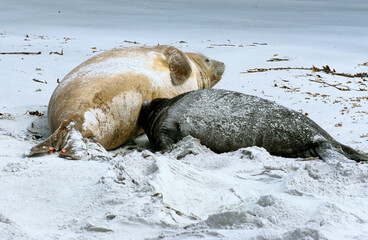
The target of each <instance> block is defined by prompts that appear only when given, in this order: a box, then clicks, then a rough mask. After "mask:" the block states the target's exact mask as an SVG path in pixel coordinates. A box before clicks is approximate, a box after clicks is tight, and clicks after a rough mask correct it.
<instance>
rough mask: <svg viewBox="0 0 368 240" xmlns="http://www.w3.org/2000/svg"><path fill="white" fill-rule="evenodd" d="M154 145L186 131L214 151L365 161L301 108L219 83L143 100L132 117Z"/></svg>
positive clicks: (169, 143) (178, 137)
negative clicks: (253, 149)
mask: <svg viewBox="0 0 368 240" xmlns="http://www.w3.org/2000/svg"><path fill="white" fill-rule="evenodd" d="M138 122H139V124H140V125H141V126H142V127H143V129H144V131H145V133H146V134H147V136H148V138H149V141H150V143H151V145H152V147H153V148H154V149H155V150H163V151H165V150H169V149H170V148H171V147H172V144H174V143H176V142H178V141H179V140H181V139H182V138H183V137H185V136H188V135H191V136H193V137H194V138H198V139H199V140H200V142H201V143H202V144H203V145H205V146H207V147H208V148H210V149H211V150H213V151H214V152H217V153H222V152H228V151H233V150H237V149H239V148H243V147H250V146H258V147H263V148H265V149H266V150H267V151H268V152H269V153H270V154H272V155H277V156H283V157H293V158H295V157H320V158H322V159H323V160H332V159H346V158H348V159H352V160H355V161H367V160H368V156H366V155H363V154H361V153H358V152H357V151H356V150H354V149H352V148H350V147H348V146H345V145H343V144H341V143H339V142H337V141H336V140H334V139H333V138H332V137H331V136H330V135H329V134H328V133H327V132H326V131H325V130H323V129H322V128H321V127H320V126H318V125H317V124H316V123H315V122H314V121H312V120H311V119H309V118H308V117H306V116H304V115H303V114H301V113H299V112H297V111H294V110H291V109H288V108H286V107H283V106H281V105H279V104H277V103H275V102H272V101H269V100H266V99H262V98H259V97H256V96H251V95H246V94H242V93H238V92H232V91H227V90H220V89H204V90H198V91H192V92H189V93H184V94H182V95H179V96H177V97H174V98H172V99H155V100H153V101H151V102H149V101H145V103H144V104H143V106H142V109H141V113H140V116H139V120H138Z"/></svg>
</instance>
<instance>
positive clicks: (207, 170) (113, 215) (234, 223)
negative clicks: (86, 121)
mask: <svg viewBox="0 0 368 240" xmlns="http://www.w3.org/2000/svg"><path fill="white" fill-rule="evenodd" d="M59 11H60V12H59ZM367 13H368V5H367V4H366V3H365V2H364V1H359V0H353V1H349V2H347V1H343V0H335V1H332V0H323V1H301V0H298V1H272V0H265V1H241V0H234V1H226V2H225V1H217V0H214V1H209V0H201V1H194V0H189V1H182V2H179V1H177V2H176V1H173V2H171V1H158V2H156V3H155V2H153V1H148V0H147V1H114V2H106V1H97V0H92V1H85V0H81V1H78V3H74V2H73V1H66V2H65V1H46V0H40V1H37V2H35V1H25V0H14V1H11V2H9V3H8V2H4V1H3V2H0V22H1V24H0V52H39V51H41V52H42V54H40V55H8V54H7V55H0V113H1V115H0V239H162V238H163V239H202V238H205V239H359V240H363V239H368V237H367V236H368V223H367V222H368V202H367V199H368V165H367V164H357V163H339V162H333V161H332V162H329V163H325V162H323V161H321V160H319V159H317V160H310V161H303V159H287V158H281V157H275V156H271V155H269V154H268V153H267V152H266V151H265V150H263V149H261V148H257V147H253V148H247V149H240V150H238V151H236V152H232V153H225V154H215V153H213V152H211V151H209V150H208V149H206V148H205V147H203V146H200V145H199V144H198V142H197V141H196V140H194V139H191V138H187V139H185V140H183V141H182V142H180V143H179V144H178V146H177V147H176V148H175V149H174V150H173V151H172V152H171V153H166V154H160V153H152V152H150V151H149V146H148V142H147V139H146V138H145V137H144V136H142V137H139V138H138V139H136V143H137V145H132V144H130V145H128V146H125V147H122V148H119V149H116V150H114V151H110V152H103V151H100V150H101V149H99V148H98V147H96V146H95V145H93V144H89V145H88V147H89V151H99V154H100V156H101V157H97V158H96V159H94V160H91V161H69V160H65V159H62V158H59V157H58V156H57V154H54V155H47V156H42V157H35V158H24V157H23V154H24V153H25V152H26V150H27V149H29V148H30V147H31V146H33V145H35V144H36V143H38V142H39V141H41V140H42V137H47V136H48V135H49V134H50V132H49V130H48V125H47V117H46V113H47V104H48V100H49V98H50V96H51V94H52V92H53V90H54V89H55V87H56V86H57V84H58V83H57V79H60V80H61V79H62V78H63V77H64V76H65V75H66V74H67V73H68V72H69V71H70V70H72V69H73V68H74V67H75V66H77V65H79V64H80V63H81V62H83V61H84V60H86V59H88V58H89V57H91V56H95V55H96V54H98V53H99V52H101V51H103V50H108V49H112V48H115V47H128V46H140V45H147V46H148V45H157V44H170V45H173V46H176V47H178V48H180V49H182V50H183V51H192V52H201V53H204V54H206V55H208V56H209V57H211V58H213V59H216V60H220V61H223V62H224V63H225V64H226V66H227V68H226V71H225V74H224V76H223V80H221V81H220V82H219V83H218V85H216V88H225V89H229V90H235V91H240V92H243V93H247V94H254V95H257V96H260V97H264V98H267V99H270V100H273V101H276V102H277V103H280V104H282V105H285V106H287V107H290V108H292V109H295V110H298V111H299V110H300V111H302V112H303V113H307V114H308V116H309V117H311V118H312V119H313V120H314V121H316V122H317V123H318V124H319V125H320V126H321V127H323V128H324V129H325V130H326V131H328V132H329V133H330V134H331V135H332V136H333V137H334V138H336V139H337V140H338V141H340V142H342V143H344V144H347V145H349V146H352V147H354V148H356V149H359V150H361V151H363V152H368V127H367V126H368V110H367V109H368V98H367V90H368V82H367V80H368V79H367V78H365V79H361V78H347V77H341V76H333V75H331V74H326V73H323V72H315V73H314V72H312V71H306V70H287V71H281V70H279V71H266V72H261V73H241V72H246V71H247V70H249V69H253V68H274V67H312V66H313V65H314V66H316V67H319V68H322V66H325V65H329V66H330V67H331V69H332V68H334V69H335V70H336V72H343V73H350V74H355V73H358V72H368V66H367V64H364V63H366V62H368V57H367V52H368V45H367V39H368V27H367V26H368V24H367V18H366V16H367ZM135 41H136V44H134V43H133V42H135ZM181 41H184V42H181ZM92 48H96V49H92ZM62 49H63V53H64V55H57V54H49V53H50V52H59V53H60V52H61V50H62ZM276 54H277V55H276ZM272 58H280V59H286V60H288V61H274V62H272V61H267V60H270V59H272ZM32 79H37V80H40V81H43V82H47V83H40V82H36V81H33V80H32ZM344 90H345V91H344ZM28 110H29V111H36V110H38V111H39V112H40V113H42V114H44V115H43V116H36V115H30V114H29V113H28V112H27V111H28ZM35 135H36V136H39V137H41V139H34V138H35V137H34V136H35ZM96 155H98V154H96ZM178 159H179V160H178Z"/></svg>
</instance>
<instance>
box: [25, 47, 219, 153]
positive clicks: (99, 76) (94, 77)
mask: <svg viewBox="0 0 368 240" xmlns="http://www.w3.org/2000/svg"><path fill="white" fill-rule="evenodd" d="M224 70H225V65H224V64H223V63H222V62H219V61H216V60H212V59H210V58H208V57H206V56H204V55H202V54H198V53H184V52H182V51H180V50H178V49H176V48H174V47H171V46H155V47H135V48H124V49H114V50H110V51H107V52H104V53H101V54H99V55H97V56H95V57H92V58H90V59H88V60H87V61H85V62H84V63H82V64H81V65H79V66H78V67H76V68H75V69H74V70H72V71H71V72H70V73H69V74H68V75H66V76H65V78H64V79H63V80H62V81H61V82H60V84H59V85H58V86H57V87H56V89H55V91H54V93H53V94H52V96H51V99H50V102H49V106H48V121H49V126H50V130H51V132H52V135H51V136H50V137H49V138H47V139H46V140H45V141H44V142H41V143H40V144H38V145H36V146H34V147H33V148H31V149H30V151H29V153H28V154H27V156H32V155H35V154H40V153H47V152H49V151H50V152H53V151H60V152H59V153H60V154H61V156H68V157H71V158H74V159H81V158H83V157H84V156H85V155H86V153H87V152H86V150H87V147H86V140H87V139H89V140H92V141H95V142H97V143H99V144H101V145H102V146H103V147H104V148H105V149H106V150H110V149H114V148H117V147H119V146H120V145H122V144H123V143H125V142H126V141H127V140H129V139H130V138H132V137H134V136H136V135H138V134H139V133H140V132H142V130H141V128H140V127H138V125H137V121H138V115H139V111H140V109H141V106H142V103H143V101H144V100H147V99H148V100H151V99H155V98H162V97H166V98H171V97H174V96H177V95H179V94H181V93H184V92H188V91H192V90H197V89H203V88H211V87H213V86H214V85H215V84H216V83H217V82H218V81H219V80H220V79H221V77H222V74H223V72H224ZM89 140H88V141H89Z"/></svg>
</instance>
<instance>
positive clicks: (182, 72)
mask: <svg viewBox="0 0 368 240" xmlns="http://www.w3.org/2000/svg"><path fill="white" fill-rule="evenodd" d="M164 55H165V57H166V59H167V62H168V64H169V68H170V71H171V73H170V76H171V81H172V83H173V84H175V85H178V84H182V83H184V82H185V80H187V79H188V78H189V77H190V75H191V74H192V68H191V66H190V63H189V59H188V57H187V56H186V55H185V53H183V52H182V51H180V50H178V49H176V48H174V47H171V46H167V47H166V48H165V49H164Z"/></svg>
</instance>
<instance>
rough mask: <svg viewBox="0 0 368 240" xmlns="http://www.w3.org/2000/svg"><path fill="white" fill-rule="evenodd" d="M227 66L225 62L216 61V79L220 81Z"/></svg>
mask: <svg viewBox="0 0 368 240" xmlns="http://www.w3.org/2000/svg"><path fill="white" fill-rule="evenodd" d="M225 68H226V66H225V64H224V63H223V62H218V61H216V68H215V71H214V74H215V77H216V79H218V81H220V79H221V77H222V74H224V72H225Z"/></svg>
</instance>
